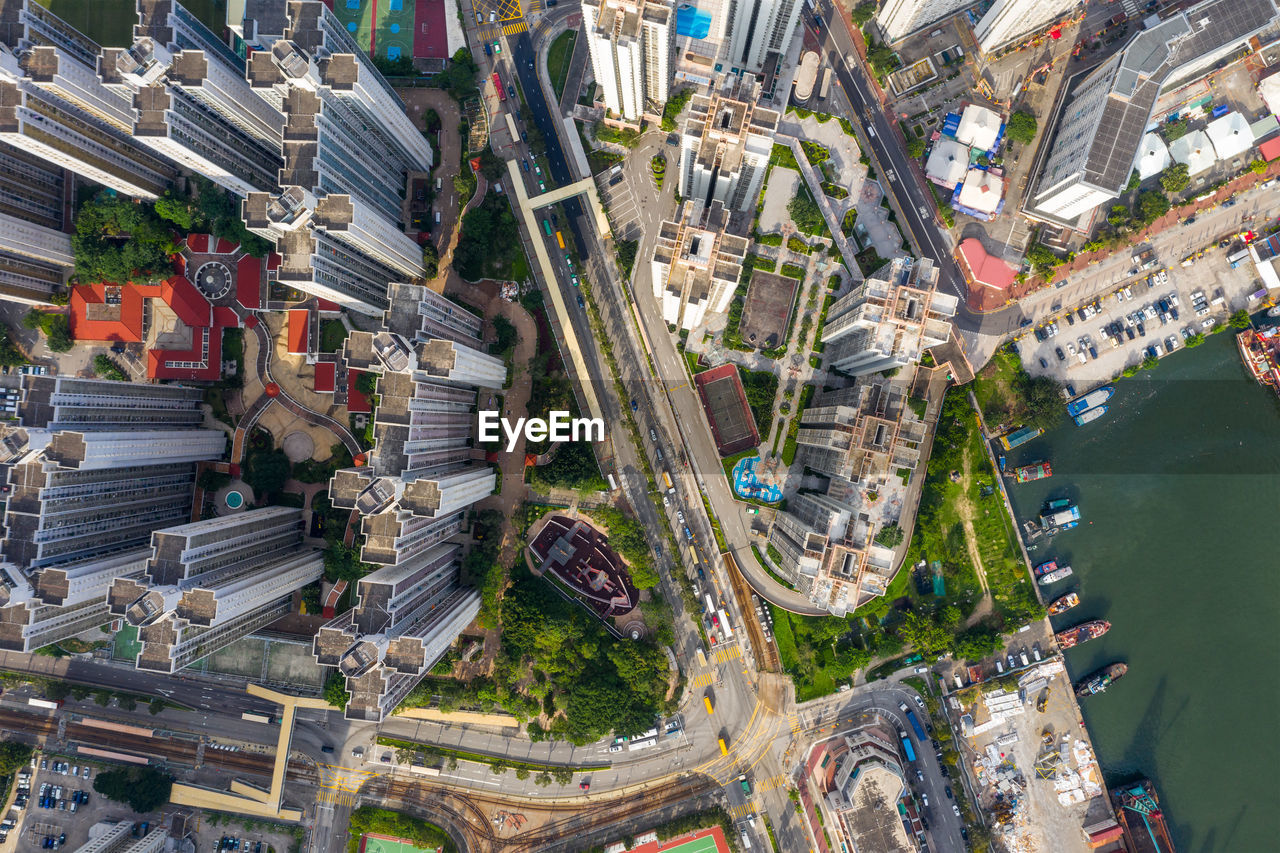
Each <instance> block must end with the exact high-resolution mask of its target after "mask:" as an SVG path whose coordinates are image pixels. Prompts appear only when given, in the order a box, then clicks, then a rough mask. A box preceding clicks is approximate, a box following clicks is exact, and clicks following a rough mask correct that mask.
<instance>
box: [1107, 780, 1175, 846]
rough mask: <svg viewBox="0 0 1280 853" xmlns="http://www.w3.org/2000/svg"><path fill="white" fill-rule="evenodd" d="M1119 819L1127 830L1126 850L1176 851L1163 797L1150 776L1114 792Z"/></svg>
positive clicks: (1125, 837)
mask: <svg viewBox="0 0 1280 853" xmlns="http://www.w3.org/2000/svg"><path fill="white" fill-rule="evenodd" d="M1111 802H1112V804H1113V805H1114V806H1115V808H1116V820H1118V821H1119V822H1120V827H1121V829H1122V830H1123V832H1124V842H1125V849H1126V850H1133V851H1137V853H1173V841H1172V839H1170V838H1169V826H1168V824H1167V823H1166V822H1165V819H1164V811H1163V810H1162V809H1161V808H1160V798H1159V797H1158V796H1156V789H1155V786H1154V785H1152V784H1151V781H1150V780H1149V779H1140V780H1138V781H1137V782H1134V783H1132V784H1129V785H1122V786H1120V787H1119V788H1117V789H1113V790H1112V792H1111Z"/></svg>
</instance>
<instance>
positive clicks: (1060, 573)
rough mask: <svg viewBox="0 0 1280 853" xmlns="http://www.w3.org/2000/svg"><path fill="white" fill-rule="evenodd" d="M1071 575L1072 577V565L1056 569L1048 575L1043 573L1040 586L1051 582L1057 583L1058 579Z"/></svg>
mask: <svg viewBox="0 0 1280 853" xmlns="http://www.w3.org/2000/svg"><path fill="white" fill-rule="evenodd" d="M1069 577H1071V567H1070V566H1063V567H1061V568H1059V569H1054V570H1053V571H1052V572H1049V573H1048V574H1047V575H1041V576H1040V580H1039V584H1040V586H1048V585H1049V584H1051V583H1057V582H1058V581H1060V580H1063V579H1065V578H1069Z"/></svg>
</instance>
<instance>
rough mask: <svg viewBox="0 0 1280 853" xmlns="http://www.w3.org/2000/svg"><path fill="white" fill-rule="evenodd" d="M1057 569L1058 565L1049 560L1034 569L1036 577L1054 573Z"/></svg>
mask: <svg viewBox="0 0 1280 853" xmlns="http://www.w3.org/2000/svg"><path fill="white" fill-rule="evenodd" d="M1057 568H1058V563H1057V561H1055V560H1049V561H1048V562H1046V563H1041V564H1040V565H1038V566H1036V568H1035V573H1036V577H1040V576H1041V575H1047V574H1049V572H1052V571H1055V570H1056V569H1057Z"/></svg>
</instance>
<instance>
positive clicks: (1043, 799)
mask: <svg viewBox="0 0 1280 853" xmlns="http://www.w3.org/2000/svg"><path fill="white" fill-rule="evenodd" d="M947 710H948V711H949V712H950V713H951V714H952V715H953V719H955V720H956V721H957V726H956V728H957V730H958V731H959V732H960V733H961V734H962V735H963V737H961V738H960V740H959V741H958V744H959V745H960V746H961V763H962V764H963V765H964V767H965V769H966V770H967V771H968V772H969V773H970V775H971V778H972V779H973V780H974V790H975V791H977V793H978V800H979V804H980V805H981V806H982V809H983V811H984V812H985V813H986V815H987V821H988V823H989V825H990V826H991V831H992V835H993V836H994V837H996V838H998V839H999V840H1000V844H1001V845H1002V847H1003V848H1004V849H1005V850H1007V851H1010V853H1035V851H1053V853H1059V851H1072V850H1079V851H1084V850H1089V849H1096V848H1095V847H1092V846H1091V845H1090V843H1089V835H1090V833H1091V831H1092V830H1091V829H1087V828H1092V827H1096V826H1099V825H1107V826H1113V825H1114V823H1115V821H1114V819H1112V817H1111V805H1110V803H1109V802H1108V800H1107V796H1106V788H1105V786H1104V785H1103V782H1102V772H1101V770H1100V769H1099V767H1098V763H1097V759H1096V757H1095V756H1094V752H1093V747H1092V745H1091V743H1090V741H1089V735H1088V733H1087V732H1086V731H1085V729H1084V727H1083V725H1082V723H1081V720H1080V710H1079V706H1078V705H1077V704H1076V699H1075V695H1074V693H1073V692H1072V689H1071V684H1070V681H1069V680H1068V677H1067V675H1066V671H1065V668H1064V666H1063V663H1062V659H1061V658H1060V657H1056V656H1054V657H1047V658H1045V659H1044V660H1043V661H1038V662H1036V663H1034V664H1031V665H1029V666H1025V667H1023V668H1020V669H1019V670H1017V671H1012V672H1010V673H1008V674H1006V675H1003V676H1002V677H999V678H996V679H992V680H989V681H985V682H983V683H981V684H974V685H970V686H968V687H965V688H963V689H961V690H959V691H957V692H955V693H953V694H952V695H951V696H950V697H949V698H948V700H947Z"/></svg>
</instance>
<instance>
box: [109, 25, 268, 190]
mask: <svg viewBox="0 0 1280 853" xmlns="http://www.w3.org/2000/svg"><path fill="white" fill-rule="evenodd" d="M137 4H138V6H137V9H138V23H137V25H135V26H134V28H133V33H134V41H133V45H132V46H130V47H129V48H127V49H122V48H105V49H104V50H103V51H102V61H101V63H100V65H99V71H100V73H101V75H102V79H103V81H104V82H105V83H106V84H107V85H108V87H110V88H111V89H113V90H114V91H116V92H119V93H121V94H125V95H128V96H130V97H131V98H132V102H133V127H132V133H133V136H134V137H135V138H136V139H138V140H140V141H141V142H142V143H143V144H145V145H148V146H150V147H151V148H153V149H155V150H156V151H159V152H160V153H162V154H164V155H165V156H166V157H168V158H169V159H171V160H173V161H174V162H175V163H179V164H181V165H182V166H185V167H186V168H188V169H190V170H192V171H193V172H197V173H199V174H201V175H204V176H205V177H207V178H208V179H209V180H211V181H213V182H214V183H216V184H218V185H219V186H221V187H224V188H225V189H228V190H230V191H231V192H233V193H235V194H236V195H239V196H245V195H248V194H249V193H250V192H252V191H254V190H266V189H269V188H271V187H273V186H275V182H276V173H277V171H278V170H279V168H280V163H281V157H280V142H281V138H282V135H283V132H284V123H285V122H284V116H283V115H282V114H281V112H280V110H279V109H277V107H276V106H275V105H273V104H271V103H269V102H267V101H266V100H264V99H263V98H262V97H260V96H259V95H258V94H257V93H256V92H254V90H253V89H252V88H251V87H250V85H249V82H248V81H247V80H246V79H245V61H244V59H243V58H241V57H240V56H239V55H238V54H236V53H235V52H234V51H233V50H231V48H230V47H228V46H227V45H226V44H225V43H224V42H223V41H222V40H221V39H219V38H218V37H217V36H216V35H214V33H212V32H211V31H210V30H209V28H208V27H206V26H205V25H204V24H202V23H200V21H199V20H198V19H197V18H196V17H195V16H194V15H192V14H191V13H190V12H188V11H187V10H186V9H184V8H183V7H182V6H181V4H179V3H177V2H176V0H137Z"/></svg>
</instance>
